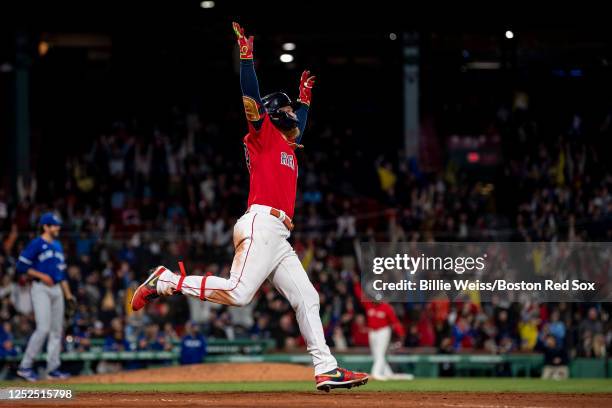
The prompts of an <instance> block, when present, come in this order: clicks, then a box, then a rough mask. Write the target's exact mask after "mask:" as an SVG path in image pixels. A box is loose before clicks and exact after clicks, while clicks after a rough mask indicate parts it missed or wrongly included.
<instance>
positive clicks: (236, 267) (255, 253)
mask: <svg viewBox="0 0 612 408" xmlns="http://www.w3.org/2000/svg"><path fill="white" fill-rule="evenodd" d="M289 234H290V232H289V230H288V229H287V228H286V227H285V226H284V225H283V223H282V221H281V220H280V219H279V218H276V217H274V216H272V215H270V207H268V206H262V205H252V206H251V207H250V209H249V212H247V213H246V214H244V215H243V216H242V217H240V219H239V220H238V222H237V223H236V225H235V226H234V248H235V250H236V253H235V255H234V260H233V263H232V268H231V271H230V277H229V279H223V278H220V277H217V276H208V277H204V276H192V275H190V276H186V277H185V278H184V279H183V280H181V277H180V276H179V275H177V274H175V273H172V272H170V271H166V272H164V273H162V275H161V276H160V277H159V280H158V283H157V291H158V292H159V293H163V294H170V293H172V292H173V291H174V290H177V288H178V286H179V281H181V282H180V283H181V284H180V291H181V292H182V293H184V294H186V295H190V296H195V297H199V298H200V299H202V300H209V301H211V302H215V303H221V304H225V305H230V306H244V305H247V304H248V303H249V302H251V300H252V299H253V296H254V295H255V293H256V292H257V290H258V289H259V287H260V286H261V284H262V283H263V282H264V280H265V279H269V280H270V282H272V283H273V284H274V286H275V287H276V289H277V290H278V291H279V292H280V293H281V294H282V295H283V296H284V297H285V298H286V299H287V300H288V301H289V303H290V304H291V306H292V307H293V309H294V310H295V314H296V319H297V322H298V325H299V327H300V331H301V333H302V336H303V337H304V340H305V341H306V346H307V349H308V352H309V353H310V355H311V356H312V361H313V365H314V369H315V375H319V374H322V373H325V372H327V371H330V370H333V369H335V368H336V367H337V366H338V363H337V362H336V359H335V358H334V357H333V356H332V354H331V352H330V350H329V347H328V346H327V344H326V343H325V335H324V334H323V325H322V323H321V317H320V316H319V294H318V293H317V291H316V289H315V288H314V286H312V283H311V282H310V280H309V279H308V275H307V274H306V271H305V270H304V268H303V266H302V263H301V262H300V260H299V258H298V257H297V254H296V253H295V251H294V250H293V248H292V247H291V245H289V242H287V238H289Z"/></svg>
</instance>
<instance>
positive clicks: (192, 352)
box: [181, 322, 206, 364]
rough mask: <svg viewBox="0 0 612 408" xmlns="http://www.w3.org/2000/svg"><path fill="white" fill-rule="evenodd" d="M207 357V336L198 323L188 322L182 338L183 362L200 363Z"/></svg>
mask: <svg viewBox="0 0 612 408" xmlns="http://www.w3.org/2000/svg"><path fill="white" fill-rule="evenodd" d="M205 358H206V338H205V337H204V336H203V335H202V333H200V329H199V327H198V325H197V324H196V323H194V322H187V324H186V325H185V336H183V338H182V339H181V364H198V363H202V362H204V359H205Z"/></svg>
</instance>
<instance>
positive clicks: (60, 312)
mask: <svg viewBox="0 0 612 408" xmlns="http://www.w3.org/2000/svg"><path fill="white" fill-rule="evenodd" d="M39 225H40V227H41V229H42V233H41V234H40V236H38V237H37V238H34V239H33V240H32V241H30V243H28V245H27V246H26V247H25V249H24V250H23V251H22V252H21V254H20V255H19V260H18V262H17V273H20V274H26V275H28V277H29V278H31V279H32V288H31V289H30V293H31V295H32V305H33V306H34V318H35V320H36V330H35V331H34V333H32V336H31V337H30V340H29V341H28V346H27V348H26V350H25V353H24V356H23V359H22V360H21V363H20V364H19V368H18V370H17V375H18V376H20V377H21V378H23V379H25V380H27V381H36V380H38V376H37V374H36V372H35V371H34V369H33V365H34V359H35V358H36V356H37V355H38V354H39V353H40V351H41V349H42V347H43V345H44V344H45V340H46V341H47V371H46V375H47V378H49V379H65V378H67V377H68V374H67V373H64V372H62V371H60V370H59V368H60V351H61V348H62V326H63V322H64V297H65V298H66V300H67V301H74V298H73V296H72V293H71V291H70V287H69V286H68V282H67V281H66V262H65V260H64V250H63V248H62V244H61V243H60V242H59V240H58V239H57V237H58V236H59V232H60V229H61V225H62V222H61V220H60V219H59V217H58V216H57V215H55V214H53V213H50V212H49V213H45V214H43V215H42V216H41V217H40V221H39Z"/></svg>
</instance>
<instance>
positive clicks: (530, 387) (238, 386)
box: [0, 378, 612, 393]
mask: <svg viewBox="0 0 612 408" xmlns="http://www.w3.org/2000/svg"><path fill="white" fill-rule="evenodd" d="M17 386H23V387H33V385H32V384H31V383H25V382H17V381H11V382H8V381H2V382H0V387H17ZM38 387H48V388H66V389H72V390H74V391H76V392H88V391H89V392H91V391H97V392H105V391H113V392H132V391H133V392H137V391H149V392H151V391H161V392H282V391H306V392H308V391H315V388H314V382H313V381H312V382H311V381H286V382H232V383H229V382H226V383H178V384H177V383H174V384H172V383H170V384H159V383H151V384H145V383H142V384H70V385H60V384H45V385H42V384H40V385H38ZM339 391H340V392H365V391H370V392H372V391H404V392H410V391H421V392H426V391H430V392H435V391H438V392H449V391H461V392H551V393H594V392H609V393H612V379H572V380H565V381H552V380H546V381H545V380H540V379H537V378H503V379H502V378H450V379H417V380H414V381H386V382H380V381H372V382H370V383H369V384H367V385H366V386H364V387H359V388H356V389H353V390H350V391H346V390H339ZM336 392H338V391H336Z"/></svg>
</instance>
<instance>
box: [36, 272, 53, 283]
mask: <svg viewBox="0 0 612 408" xmlns="http://www.w3.org/2000/svg"><path fill="white" fill-rule="evenodd" d="M39 279H40V280H41V282H42V283H44V284H45V285H47V286H53V285H54V283H53V278H51V277H50V276H49V275H47V274H45V273H41V274H40V277H39Z"/></svg>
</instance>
